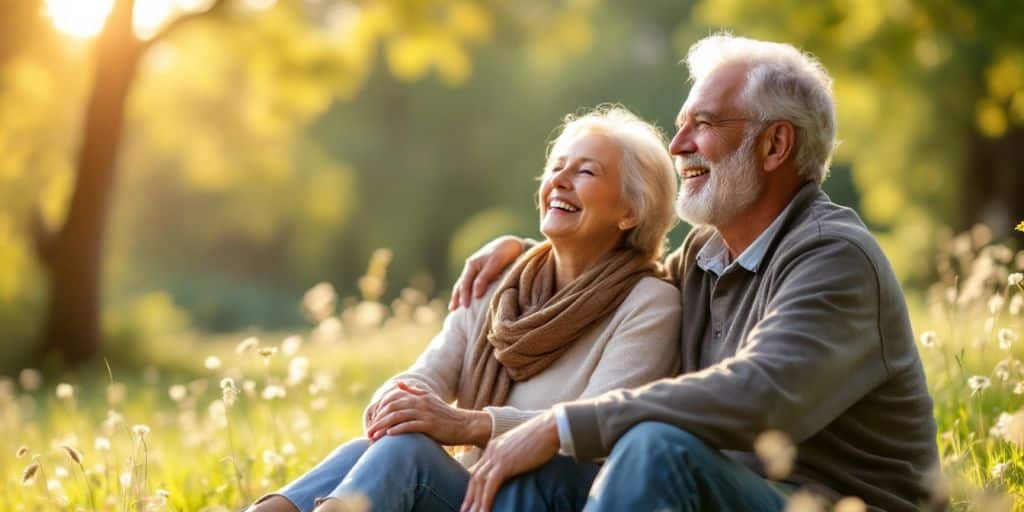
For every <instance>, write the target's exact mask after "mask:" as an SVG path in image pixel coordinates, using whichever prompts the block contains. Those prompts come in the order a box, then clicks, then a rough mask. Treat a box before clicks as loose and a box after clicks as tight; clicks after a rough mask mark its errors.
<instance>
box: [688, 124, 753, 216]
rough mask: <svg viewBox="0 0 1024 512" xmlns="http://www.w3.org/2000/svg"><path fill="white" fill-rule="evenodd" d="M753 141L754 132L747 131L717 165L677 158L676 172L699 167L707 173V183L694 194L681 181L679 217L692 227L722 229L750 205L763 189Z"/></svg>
mask: <svg viewBox="0 0 1024 512" xmlns="http://www.w3.org/2000/svg"><path fill="white" fill-rule="evenodd" d="M756 142H757V131H756V130H750V131H749V132H748V133H746V134H745V135H744V138H743V144H741V145H740V147H739V148H737V149H736V151H734V152H732V154H730V155H729V156H727V157H725V158H723V159H722V161H721V162H719V163H717V164H712V163H711V162H709V161H708V160H707V159H706V158H704V157H703V156H701V155H699V154H696V153H694V154H692V155H688V156H683V157H676V165H677V166H678V167H677V168H679V169H685V168H687V167H691V166H699V167H705V168H707V169H709V170H710V172H709V173H708V179H707V182H706V183H704V186H702V187H701V188H700V189H699V190H697V192H696V193H692V192H690V190H689V187H687V186H686V180H683V183H682V184H681V185H680V187H679V196H678V197H677V198H676V214H677V215H679V218H680V219H683V220H684V221H686V222H688V223H690V224H691V225H694V226H699V225H705V224H707V225H712V226H721V225H723V224H725V223H728V222H730V221H732V220H733V219H735V218H736V216H737V215H739V214H740V213H742V212H743V211H744V210H746V209H747V208H748V207H749V206H750V205H751V204H753V203H754V201H756V200H757V197H758V196H759V195H760V194H761V190H762V189H763V188H764V182H763V180H762V179H761V176H760V174H759V173H758V169H757V166H756V159H755V155H754V147H755V145H756Z"/></svg>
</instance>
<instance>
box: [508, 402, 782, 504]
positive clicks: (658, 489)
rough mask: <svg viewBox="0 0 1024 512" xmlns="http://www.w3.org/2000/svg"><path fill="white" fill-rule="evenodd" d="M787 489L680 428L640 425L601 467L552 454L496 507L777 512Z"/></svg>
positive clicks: (516, 482) (517, 482)
mask: <svg viewBox="0 0 1024 512" xmlns="http://www.w3.org/2000/svg"><path fill="white" fill-rule="evenodd" d="M792 490H793V489H792V488H791V487H790V486H788V484H778V483H775V482H771V481H768V480H765V479H764V478H762V477H761V476H760V475H758V474H756V473H754V472H753V471H751V470H750V469H748V468H747V467H746V466H743V465H742V464H739V463H738V462H735V461H733V460H732V459H730V458H728V457H726V456H725V455H723V454H722V453H721V452H719V451H718V450H716V449H714V448H712V447H710V446H708V445H707V444H705V443H704V442H703V441H701V440H700V439H697V438H696V437H695V436H693V435H691V434H690V433H688V432H686V431H684V430H681V429H679V428H676V427H673V426H671V425H667V424H664V423H656V422H645V423H640V424H638V425H636V426H635V427H633V428H631V429H630V430H629V431H628V432H626V433H625V434H624V435H623V436H622V437H621V438H619V440H618V442H616V443H615V447H614V448H613V449H612V452H611V454H610V455H609V457H608V459H607V460H606V461H605V463H604V464H603V466H600V467H599V466H597V465H595V464H589V463H575V462H573V461H572V460H570V459H568V458H566V457H558V458H555V459H553V460H551V461H550V462H548V463H547V464H545V465H544V466H542V467H541V468H539V469H538V470H536V471H534V472H532V473H529V474H526V475H523V476H520V477H518V478H515V479H513V480H510V481H509V482H508V483H506V484H505V486H504V487H503V488H502V489H501V491H499V493H498V496H497V498H496V499H495V506H494V510H495V511H496V512H498V511H500V512H513V511H521V510H530V511H534V510H536V511H541V510H557V511H570V510H571V511H577V510H584V511H587V512H603V511H615V512H619V511H624V510H629V511H633V510H636V511H662V510H671V511H677V510H678V511H701V510H714V511H730V510H737V511H780V510H783V508H784V507H785V500H786V492H788V491H792Z"/></svg>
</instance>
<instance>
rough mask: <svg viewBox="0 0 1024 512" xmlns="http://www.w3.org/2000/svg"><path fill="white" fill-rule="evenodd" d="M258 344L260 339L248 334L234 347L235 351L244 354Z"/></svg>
mask: <svg viewBox="0 0 1024 512" xmlns="http://www.w3.org/2000/svg"><path fill="white" fill-rule="evenodd" d="M259 344H260V340H259V339H258V338H256V337H255V336H249V337H248V338H246V339H244V340H242V341H241V342H240V343H239V344H238V346H237V347H235V352H236V353H239V354H244V353H246V352H248V351H250V350H253V349H255V348H256V347H258V346H259Z"/></svg>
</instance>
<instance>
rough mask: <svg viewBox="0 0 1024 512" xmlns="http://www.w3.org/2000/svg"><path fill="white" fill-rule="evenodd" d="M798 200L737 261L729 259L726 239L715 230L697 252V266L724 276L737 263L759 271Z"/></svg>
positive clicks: (794, 199) (749, 269) (791, 202)
mask: <svg viewBox="0 0 1024 512" xmlns="http://www.w3.org/2000/svg"><path fill="white" fill-rule="evenodd" d="M795 202H797V201H796V196H794V198H793V199H792V200H790V202H789V204H787V205H786V207H785V208H784V209H783V210H782V212H780V213H779V215H778V216H776V217H775V220H773V221H772V223H771V224H769V225H768V228H766V229H765V230H764V231H762V232H761V234H760V235H757V238H755V239H754V242H753V243H752V244H750V246H749V247H747V248H746V249H745V250H744V251H743V252H742V253H740V255H739V257H738V258H736V260H735V261H729V248H728V247H726V245H725V240H724V239H722V235H721V233H719V232H718V230H715V234H714V235H712V236H711V238H709V239H708V241H707V242H705V243H704V247H701V249H700V251H699V252H697V266H698V267H700V268H701V270H704V271H705V272H711V273H713V274H715V275H716V276H719V277H720V276H722V275H723V274H725V273H726V272H729V271H731V270H733V268H734V267H735V266H736V265H739V266H740V267H742V268H744V269H746V270H747V271H748V272H754V273H757V269H758V268H759V267H760V266H761V261H762V260H763V259H764V255H765V253H767V252H768V246H769V245H771V243H772V240H774V239H775V235H776V234H777V233H778V232H779V230H780V229H782V224H783V223H784V222H785V219H786V218H787V217H788V216H789V215H788V214H789V210H791V209H792V208H793V203H795Z"/></svg>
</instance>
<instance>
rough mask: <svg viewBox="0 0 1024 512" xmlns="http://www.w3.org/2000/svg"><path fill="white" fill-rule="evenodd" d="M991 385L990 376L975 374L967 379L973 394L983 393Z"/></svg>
mask: <svg viewBox="0 0 1024 512" xmlns="http://www.w3.org/2000/svg"><path fill="white" fill-rule="evenodd" d="M991 385H992V381H991V380H989V378H988V377H984V376H982V375H974V376H972V377H971V378H969V379H967V387H969V388H971V395H972V396H973V395H977V394H978V393H981V392H982V391H984V390H985V389H987V388H988V387H989V386H991Z"/></svg>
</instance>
